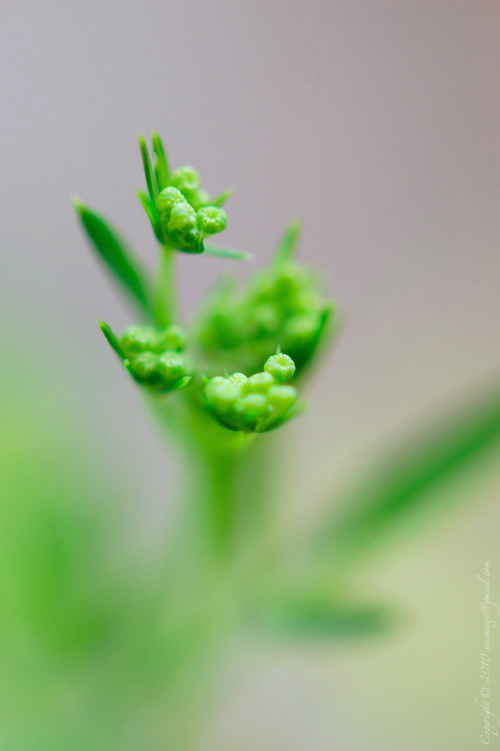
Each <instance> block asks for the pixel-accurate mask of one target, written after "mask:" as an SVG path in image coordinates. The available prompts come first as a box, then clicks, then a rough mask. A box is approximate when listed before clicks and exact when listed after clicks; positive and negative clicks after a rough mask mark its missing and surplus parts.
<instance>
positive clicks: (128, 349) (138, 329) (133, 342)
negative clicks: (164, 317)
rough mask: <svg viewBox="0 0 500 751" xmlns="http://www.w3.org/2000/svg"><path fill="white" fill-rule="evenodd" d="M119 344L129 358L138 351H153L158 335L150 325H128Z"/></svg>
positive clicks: (156, 344)
mask: <svg viewBox="0 0 500 751" xmlns="http://www.w3.org/2000/svg"><path fill="white" fill-rule="evenodd" d="M120 346H121V348H122V350H123V352H124V354H125V355H126V357H128V358H129V359H131V358H132V357H133V356H134V355H137V354H139V353H140V352H154V351H155V350H156V348H157V346H158V337H157V333H156V331H155V329H154V328H153V327H152V326H128V327H127V328H126V329H125V331H124V332H123V334H122V336H121V339H120Z"/></svg>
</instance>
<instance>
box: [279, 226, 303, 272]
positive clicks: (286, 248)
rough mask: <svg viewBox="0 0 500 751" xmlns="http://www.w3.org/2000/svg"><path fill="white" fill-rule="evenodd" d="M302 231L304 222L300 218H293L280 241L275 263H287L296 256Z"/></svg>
mask: <svg viewBox="0 0 500 751" xmlns="http://www.w3.org/2000/svg"><path fill="white" fill-rule="evenodd" d="M301 233H302V224H301V221H300V219H292V220H291V222H290V223H289V224H288V227H287V228H286V230H285V232H284V233H283V237H282V238H281V240H280V242H279V243H278V247H277V248H276V251H275V253H274V258H273V264H275V265H276V264H280V263H285V262H286V261H290V260H291V259H292V258H293V257H294V255H295V252H296V250H297V247H298V244H299V242H300V235H301Z"/></svg>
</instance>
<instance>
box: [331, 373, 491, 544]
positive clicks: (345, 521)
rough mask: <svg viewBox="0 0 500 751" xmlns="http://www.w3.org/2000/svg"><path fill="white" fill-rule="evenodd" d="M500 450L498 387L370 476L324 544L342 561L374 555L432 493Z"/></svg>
mask: <svg viewBox="0 0 500 751" xmlns="http://www.w3.org/2000/svg"><path fill="white" fill-rule="evenodd" d="M499 447H500V388H498V387H496V388H494V389H493V390H490V391H489V393H487V394H486V395H484V394H483V395H482V397H481V398H476V399H474V400H473V402H472V403H470V402H469V404H468V408H467V409H466V410H464V409H460V410H459V411H458V414H457V413H455V414H454V415H452V416H450V417H449V418H448V420H447V421H446V422H445V423H444V424H441V425H439V426H438V427H434V428H433V429H430V430H427V431H426V432H424V434H423V435H421V436H420V437H419V438H418V439H415V440H413V441H412V442H411V443H410V444H409V445H408V446H406V448H404V449H403V450H398V451H397V452H396V454H395V455H394V456H393V457H391V458H390V459H389V461H387V462H386V463H385V465H383V468H382V469H381V470H379V471H378V472H376V474H375V475H373V476H369V477H365V478H364V481H363V482H362V484H361V487H358V489H357V490H355V491H353V492H352V493H351V494H349V495H348V497H347V498H346V499H345V502H344V503H343V504H342V508H343V509H344V510H343V512H342V513H341V514H340V515H339V516H338V518H334V519H333V520H332V522H331V523H330V524H328V525H326V526H325V527H324V528H323V530H322V532H321V534H320V538H319V541H318V542H319V543H320V546H324V549H327V550H330V551H331V552H332V554H333V555H334V556H337V557H339V556H340V557H345V556H346V555H347V557H352V556H353V555H355V556H358V555H360V554H362V553H364V552H366V551H369V550H370V549H371V547H372V546H373V545H374V544H376V543H379V542H380V541H381V540H383V539H384V538H385V537H386V535H388V534H389V533H390V532H392V531H393V530H395V529H399V527H400V524H401V523H402V522H404V521H405V520H406V519H407V518H413V515H414V514H415V513H416V512H419V511H422V510H423V509H425V508H426V507H427V506H428V505H429V500H430V499H431V498H434V499H435V496H433V495H432V491H434V490H435V489H437V488H439V487H441V486H442V485H443V484H444V483H445V482H446V481H450V480H453V479H455V478H456V477H457V476H459V474H460V473H462V472H463V471H464V470H466V469H468V468H470V467H471V466H473V464H474V462H476V461H477V460H478V459H481V458H482V457H483V455H485V454H487V452H488V451H491V450H492V449H495V448H496V449H498V448H499ZM445 497H446V496H445ZM433 508H434V507H433Z"/></svg>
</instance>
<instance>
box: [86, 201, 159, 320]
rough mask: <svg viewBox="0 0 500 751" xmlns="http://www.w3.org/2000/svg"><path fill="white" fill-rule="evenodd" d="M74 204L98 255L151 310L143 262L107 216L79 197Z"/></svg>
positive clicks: (126, 287)
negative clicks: (141, 262)
mask: <svg viewBox="0 0 500 751" xmlns="http://www.w3.org/2000/svg"><path fill="white" fill-rule="evenodd" d="M74 206H75V209H76V211H77V213H78V216H79V217H80V221H81V223H82V226H83V228H84V230H85V232H86V233H87V236H88V237H89V239H90V241H91V243H92V245H93V246H94V248H95V249H96V250H97V253H98V255H99V256H100V257H101V258H102V259H103V260H104V261H105V263H106V264H107V266H108V267H109V268H110V269H111V270H112V272H113V274H114V276H115V278H116V279H118V281H119V282H120V283H121V284H122V285H123V287H124V288H125V289H126V290H127V292H128V293H129V294H130V295H131V296H132V297H133V299H134V301H135V302H136V303H138V304H139V306H140V308H141V309H142V310H143V311H147V312H149V283H148V279H147V276H146V273H145V272H144V271H143V270H142V268H141V266H140V264H139V262H138V261H137V260H136V259H135V258H134V254H133V251H131V250H130V248H129V247H128V246H127V244H126V242H125V241H124V240H123V238H122V237H120V235H119V234H118V232H117V231H116V230H115V229H114V228H113V227H112V225H111V224H110V223H109V222H108V220H107V219H105V218H104V217H103V216H101V215H100V214H97V213H96V212H95V211H93V210H92V209H90V208H89V207H88V206H86V205H85V204H84V203H83V202H82V201H79V200H75V201H74Z"/></svg>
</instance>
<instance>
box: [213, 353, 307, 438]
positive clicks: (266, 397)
mask: <svg viewBox="0 0 500 751" xmlns="http://www.w3.org/2000/svg"><path fill="white" fill-rule="evenodd" d="M294 373H295V364H294V362H293V360H292V359H291V357H289V356H288V355H285V354H276V355H273V356H272V357H270V358H268V360H267V361H266V363H265V365H264V370H263V371H262V372H260V373H255V374H254V375H252V376H250V377H249V378H247V376H246V375H244V374H243V373H233V374H232V375H230V376H228V377H226V378H224V377H222V376H216V377H215V378H211V379H210V380H209V381H208V382H207V383H206V385H205V391H204V403H205V407H206V409H207V410H208V412H209V413H210V414H211V415H212V416H213V417H214V419H215V420H217V422H219V423H220V424H221V425H223V426H224V427H226V428H229V429H230V430H237V431H244V432H246V433H264V432H267V431H269V430H273V429H274V428H277V427H279V426H280V425H282V424H283V423H284V422H286V421H287V420H288V419H290V417H292V416H293V415H294V414H295V410H294V407H295V404H296V401H297V392H296V390H295V389H294V388H293V386H286V385H284V382H285V381H287V380H289V379H290V378H292V376H293V375H294Z"/></svg>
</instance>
